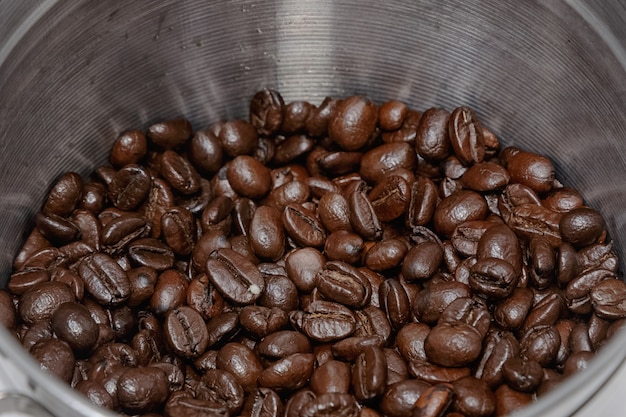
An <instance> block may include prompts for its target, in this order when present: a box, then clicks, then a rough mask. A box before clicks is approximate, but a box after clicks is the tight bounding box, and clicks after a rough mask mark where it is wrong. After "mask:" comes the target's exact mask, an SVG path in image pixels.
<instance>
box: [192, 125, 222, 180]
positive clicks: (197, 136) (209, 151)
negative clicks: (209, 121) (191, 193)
mask: <svg viewBox="0 0 626 417" xmlns="http://www.w3.org/2000/svg"><path fill="white" fill-rule="evenodd" d="M222 158H223V151H222V144H221V142H220V140H219V139H218V138H217V136H215V135H214V134H213V133H212V132H210V131H208V130H200V131H197V132H196V133H194V135H193V137H192V138H191V141H190V142H189V161H190V162H191V163H192V164H193V166H194V168H196V170H197V171H198V172H200V173H201V174H204V175H210V174H213V173H215V172H217V170H218V169H219V168H220V166H221V165H222Z"/></svg>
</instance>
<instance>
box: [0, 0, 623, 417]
mask: <svg viewBox="0 0 626 417" xmlns="http://www.w3.org/2000/svg"><path fill="white" fill-rule="evenodd" d="M0 9H1V10H2V12H1V13H0V147H1V148H2V151H1V152H0V169H1V175H2V177H1V178H2V180H1V181H0V196H1V198H0V213H1V218H2V220H1V221H0V243H1V244H2V247H3V250H2V253H0V274H1V275H0V280H1V282H2V283H3V285H4V284H6V281H7V279H8V276H9V273H10V270H11V260H12V258H13V257H14V256H15V254H16V252H17V250H18V249H19V246H20V244H21V242H22V241H23V238H24V231H25V230H26V229H28V228H30V227H32V223H33V222H32V219H33V215H34V213H35V212H36V210H37V209H38V208H39V207H40V205H41V203H42V200H43V197H44V196H45V194H46V192H47V189H48V187H49V186H50V185H51V183H52V181H53V180H54V179H55V178H56V177H57V176H58V175H59V174H60V173H62V172H64V171H67V170H73V171H78V172H80V173H81V174H83V175H87V174H88V173H89V172H90V171H91V170H92V169H93V168H94V167H96V166H97V165H99V164H103V163H105V162H106V159H107V152H108V148H109V146H110V144H111V142H112V141H113V140H114V138H115V137H116V135H117V134H118V133H119V132H120V131H121V130H124V129H127V128H131V127H134V128H142V127H145V126H147V125H148V124H149V123H150V122H151V121H155V120H159V119H166V118H173V117H177V116H181V115H184V116H186V117H187V118H189V119H190V120H191V121H192V123H193V125H194V127H195V128H201V127H205V126H207V125H208V124H209V123H211V122H213V121H216V120H219V119H224V118H234V117H238V118H246V117H247V103H248V100H249V98H250V96H251V95H252V94H253V93H254V92H255V91H257V90H258V89H261V88H262V87H266V86H269V87H273V88H275V89H277V90H279V91H280V92H281V93H282V94H283V96H284V97H285V99H286V100H287V101H290V100H293V99H301V98H305V99H309V100H311V101H312V102H314V103H319V102H321V100H322V99H323V97H324V96H326V95H331V96H335V97H340V96H346V95H351V94H365V95H367V96H369V97H371V98H372V99H374V100H375V101H377V102H379V103H380V102H382V101H384V100H386V99H392V98H395V99H400V100H403V101H405V102H406V103H407V104H409V105H410V106H411V107H413V108H416V109H425V108H427V107H430V106H434V105H438V106H443V107H446V108H448V109H451V108H453V107H456V106H458V105H460V104H467V105H470V106H472V107H473V108H474V109H476V110H477V111H478V113H479V115H480V118H481V119H482V120H483V121H484V123H485V124H486V125H487V126H489V127H490V128H491V129H492V130H493V131H494V132H496V134H497V135H498V136H499V138H500V139H501V141H502V143H503V144H505V145H512V144H514V145H518V146H520V147H523V148H525V149H528V150H531V151H536V152H539V153H543V154H546V155H548V156H549V157H551V158H552V160H553V161H554V162H555V165H556V167H557V174H558V176H559V178H561V179H562V180H563V181H564V182H566V183H567V184H568V185H571V186H573V187H576V188H578V189H580V190H581V191H582V193H583V195H584V197H585V198H586V200H587V202H588V203H589V204H590V205H592V206H594V207H596V208H598V209H599V210H600V211H601V212H602V214H603V215H604V216H605V219H606V221H607V224H608V228H609V230H610V231H611V235H612V237H613V238H614V239H615V240H616V244H615V248H616V250H617V251H618V252H619V254H620V256H621V258H622V261H625V260H626V250H625V249H626V244H625V243H624V242H625V241H626V211H625V210H624V201H626V183H625V182H624V180H623V178H624V173H625V172H626V112H625V111H624V110H625V109H626V71H625V68H626V51H625V48H626V24H625V23H626V6H625V5H624V2H621V1H619V2H618V1H614V2H606V1H604V0H587V1H582V0H532V1H530V0H529V1H524V2H520V1H518V0H493V1H480V0H443V1H427V0H413V1H400V0H387V1H384V2H382V1H380V2H379V1H374V0H364V1H359V0H341V1H332V0H316V1H306V0H276V1H255V0H249V1H244V0H228V1H212V2H208V1H201V0H185V1H174V0H164V1H155V0H135V1H132V2H130V1H122V0H119V1H116V0H100V1H97V2H96V1H87V0H73V1H58V0H40V1H24V2H17V1H13V0H0ZM621 267H622V270H624V263H623V262H622V265H621ZM624 345H626V332H621V333H620V334H618V335H617V336H616V337H615V339H614V340H613V341H612V342H611V343H610V344H609V345H608V346H606V348H605V349H604V350H603V351H602V352H600V354H599V355H598V357H597V359H595V360H594V361H593V362H592V363H591V365H590V367H589V368H588V369H587V370H586V371H584V372H582V373H580V374H578V375H577V376H575V377H573V378H571V379H569V380H568V381H567V382H566V383H564V384H562V386H561V387H560V388H558V389H556V390H555V391H554V392H552V393H550V394H549V395H547V396H545V397H544V398H542V399H540V400H539V401H538V402H536V403H535V404H534V405H532V406H530V407H527V408H526V409H525V410H523V411H522V412H521V413H519V416H536V415H542V416H567V415H572V414H573V413H574V412H576V410H579V409H580V408H581V407H584V404H585V403H587V402H588V401H590V400H592V399H593V398H594V397H596V396H597V395H598V393H599V392H602V391H599V390H601V389H602V386H603V384H605V383H606V382H607V381H608V380H609V379H610V377H611V375H613V374H614V373H615V371H616V370H617V369H618V368H619V366H620V365H621V363H622V362H623V361H624V357H625V356H626V351H625V350H624V349H623V348H622V346H624ZM0 353H1V355H2V357H3V363H5V364H6V366H7V367H6V368H0V370H2V369H9V368H12V369H15V371H14V373H13V374H12V375H10V378H11V381H9V383H7V381H5V384H4V385H7V386H8V387H9V388H7V389H10V390H13V394H12V395H5V396H4V398H3V399H0V411H1V409H3V408H5V409H6V408H10V407H17V408H24V407H26V409H27V411H28V412H29V413H33V415H35V413H44V414H45V410H48V411H47V412H48V413H51V414H53V415H56V416H70V415H72V416H74V415H75V416H108V415H111V414H109V413H107V412H105V411H102V410H99V409H96V408H94V407H92V406H91V405H90V404H88V403H87V401H85V400H84V399H83V398H82V397H80V396H79V395H77V394H76V393H75V392H73V391H72V390H70V389H69V388H67V387H66V386H65V385H64V384H61V383H59V382H58V381H57V380H55V379H53V378H51V377H49V376H47V375H44V374H43V373H42V372H41V371H40V370H39V369H38V366H37V364H35V363H34V361H33V360H32V359H31V358H30V357H29V356H28V354H27V353H26V352H25V351H24V350H22V349H21V348H20V345H19V344H18V343H17V342H16V340H15V339H14V338H12V337H11V336H10V335H9V333H8V332H7V331H6V330H4V329H0ZM11 385H12V388H11V387H10V386H11ZM16 393H17V394H19V395H15V394H16ZM24 396H30V397H32V398H34V399H35V400H36V401H38V402H39V403H40V404H41V405H43V408H40V407H38V406H36V405H34V403H33V402H29V401H27V400H24ZM28 407H30V408H28Z"/></svg>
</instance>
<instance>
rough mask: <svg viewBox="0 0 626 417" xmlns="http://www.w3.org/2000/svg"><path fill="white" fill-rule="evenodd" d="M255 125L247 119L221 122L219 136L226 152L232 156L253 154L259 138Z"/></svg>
mask: <svg viewBox="0 0 626 417" xmlns="http://www.w3.org/2000/svg"><path fill="white" fill-rule="evenodd" d="M254 127H255V126H253V125H252V124H250V123H248V122H246V121H245V120H230V121H226V122H223V123H221V128H220V130H219V134H218V138H219V140H220V143H221V144H222V149H223V151H224V153H225V154H226V155H228V156H230V157H232V158H235V157H237V156H239V155H250V154H252V153H253V152H254V149H255V148H256V146H257V143H258V140H259V137H258V134H257V132H256V130H255V128H254Z"/></svg>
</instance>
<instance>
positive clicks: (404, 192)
mask: <svg viewBox="0 0 626 417" xmlns="http://www.w3.org/2000/svg"><path fill="white" fill-rule="evenodd" d="M409 193H410V189H409V184H408V183H407V182H406V180H405V179H404V178H402V177H400V176H395V175H390V176H388V177H385V178H384V179H382V180H381V181H380V182H379V183H378V184H377V185H376V186H375V187H374V188H373V189H372V191H370V193H369V195H368V198H369V200H370V201H371V202H372V207H373V208H374V212H375V213H376V216H377V217H378V219H379V220H380V221H383V222H389V221H392V220H395V219H397V218H398V217H400V216H402V215H403V214H404V212H405V211H406V208H407V206H408V202H409Z"/></svg>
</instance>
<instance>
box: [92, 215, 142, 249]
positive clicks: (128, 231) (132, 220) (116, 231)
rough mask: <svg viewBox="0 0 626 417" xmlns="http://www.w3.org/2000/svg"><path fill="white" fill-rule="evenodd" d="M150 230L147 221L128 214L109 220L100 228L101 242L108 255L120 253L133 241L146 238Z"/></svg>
mask: <svg viewBox="0 0 626 417" xmlns="http://www.w3.org/2000/svg"><path fill="white" fill-rule="evenodd" d="M150 230H151V226H150V224H149V222H148V219H146V218H145V217H143V216H140V215H138V214H135V213H128V214H124V215H122V216H120V217H118V218H116V219H113V220H111V221H110V222H108V223H107V224H106V226H104V227H103V228H102V238H101V239H102V241H101V242H102V244H103V245H104V246H105V250H106V251H108V252H109V253H114V254H115V253H121V251H122V250H123V249H124V248H125V247H126V246H127V245H128V244H129V243H130V242H132V241H133V240H135V239H139V238H143V237H146V236H148V235H149V234H150Z"/></svg>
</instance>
